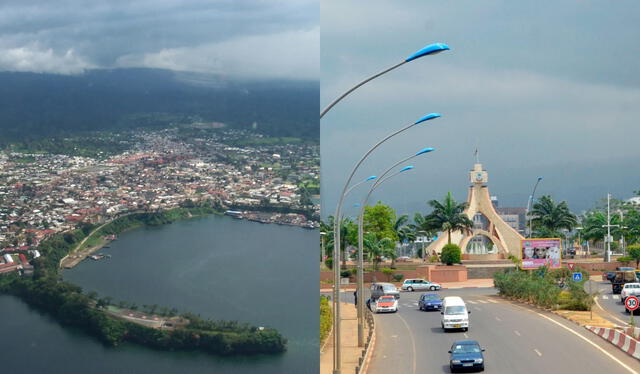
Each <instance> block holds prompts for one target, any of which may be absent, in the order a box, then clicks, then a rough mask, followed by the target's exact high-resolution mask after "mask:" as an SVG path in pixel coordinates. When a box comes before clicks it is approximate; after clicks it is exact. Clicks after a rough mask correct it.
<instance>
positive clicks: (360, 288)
mask: <svg viewBox="0 0 640 374" xmlns="http://www.w3.org/2000/svg"><path fill="white" fill-rule="evenodd" d="M433 150H434V149H433V148H423V149H421V150H419V151H418V152H416V153H415V154H413V155H411V156H409V157H406V158H404V159H402V160H400V161H398V162H396V163H395V164H393V165H392V166H391V167H389V168H387V170H385V171H384V172H383V173H382V174H380V178H378V180H376V182H375V183H374V184H373V185H372V186H371V188H370V189H369V192H368V193H367V195H366V197H365V198H364V199H363V200H362V203H361V204H360V214H359V215H358V265H357V270H358V271H357V286H356V295H358V297H359V298H360V303H358V305H357V307H358V346H359V347H362V346H364V264H363V258H364V253H363V246H364V244H363V243H364V228H363V226H364V209H365V207H366V205H367V200H369V196H371V193H372V192H373V191H374V190H375V189H376V188H378V186H380V184H382V183H384V182H385V181H386V180H388V179H389V178H391V177H393V176H395V175H397V174H400V173H402V172H405V171H407V170H411V169H413V166H411V167H409V166H406V167H404V168H402V169H401V170H400V171H399V172H397V173H396V174H393V175H391V176H388V177H386V178H385V176H387V174H389V172H390V171H391V170H393V169H395V168H396V167H397V166H398V165H400V164H402V163H404V162H407V161H409V160H411V159H412V158H414V157H418V156H420V155H423V154H426V153H429V152H432V151H433Z"/></svg>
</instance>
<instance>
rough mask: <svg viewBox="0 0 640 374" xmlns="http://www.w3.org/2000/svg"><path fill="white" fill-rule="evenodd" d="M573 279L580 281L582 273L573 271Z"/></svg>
mask: <svg viewBox="0 0 640 374" xmlns="http://www.w3.org/2000/svg"><path fill="white" fill-rule="evenodd" d="M573 280H574V281H576V282H580V281H581V280H582V273H573Z"/></svg>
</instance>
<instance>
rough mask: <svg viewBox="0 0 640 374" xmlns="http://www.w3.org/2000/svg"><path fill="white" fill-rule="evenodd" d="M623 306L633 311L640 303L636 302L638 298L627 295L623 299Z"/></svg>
mask: <svg viewBox="0 0 640 374" xmlns="http://www.w3.org/2000/svg"><path fill="white" fill-rule="evenodd" d="M624 306H625V307H626V308H627V309H628V310H630V311H632V312H633V311H634V310H636V309H638V307H639V306H640V303H638V298H637V297H635V296H629V297H627V299H626V300H625V301H624Z"/></svg>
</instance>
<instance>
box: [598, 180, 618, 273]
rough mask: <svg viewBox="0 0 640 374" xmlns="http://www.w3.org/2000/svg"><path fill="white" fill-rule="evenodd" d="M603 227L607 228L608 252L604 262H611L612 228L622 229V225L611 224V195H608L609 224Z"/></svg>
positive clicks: (606, 241)
mask: <svg viewBox="0 0 640 374" xmlns="http://www.w3.org/2000/svg"><path fill="white" fill-rule="evenodd" d="M602 227H606V228H607V237H606V238H605V243H607V248H606V252H605V254H604V262H611V242H612V239H613V238H612V237H611V228H612V227H620V225H612V224H611V194H610V193H607V224H606V225H602Z"/></svg>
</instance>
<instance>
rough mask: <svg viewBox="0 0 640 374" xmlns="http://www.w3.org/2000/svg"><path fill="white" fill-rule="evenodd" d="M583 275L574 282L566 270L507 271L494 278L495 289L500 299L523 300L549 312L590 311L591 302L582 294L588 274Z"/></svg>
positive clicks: (579, 270)
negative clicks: (502, 297) (550, 310)
mask: <svg viewBox="0 0 640 374" xmlns="http://www.w3.org/2000/svg"><path fill="white" fill-rule="evenodd" d="M575 271H576V272H581V273H582V279H583V280H582V281H580V282H574V281H573V277H572V274H571V273H572V272H571V271H569V270H568V269H554V270H549V269H548V268H547V267H542V268H539V269H537V270H519V269H506V270H503V271H501V272H496V273H495V274H494V276H493V282H494V285H495V287H496V288H497V289H498V291H499V292H500V295H503V296H506V297H510V298H515V299H518V300H524V301H527V302H530V303H533V304H536V305H538V306H541V307H544V308H550V309H564V310H590V309H591V305H592V303H593V300H592V298H591V297H590V296H589V294H587V293H586V292H585V291H584V290H583V285H584V282H585V281H586V280H587V279H589V273H588V272H587V271H585V270H583V269H579V268H578V269H576V270H575Z"/></svg>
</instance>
